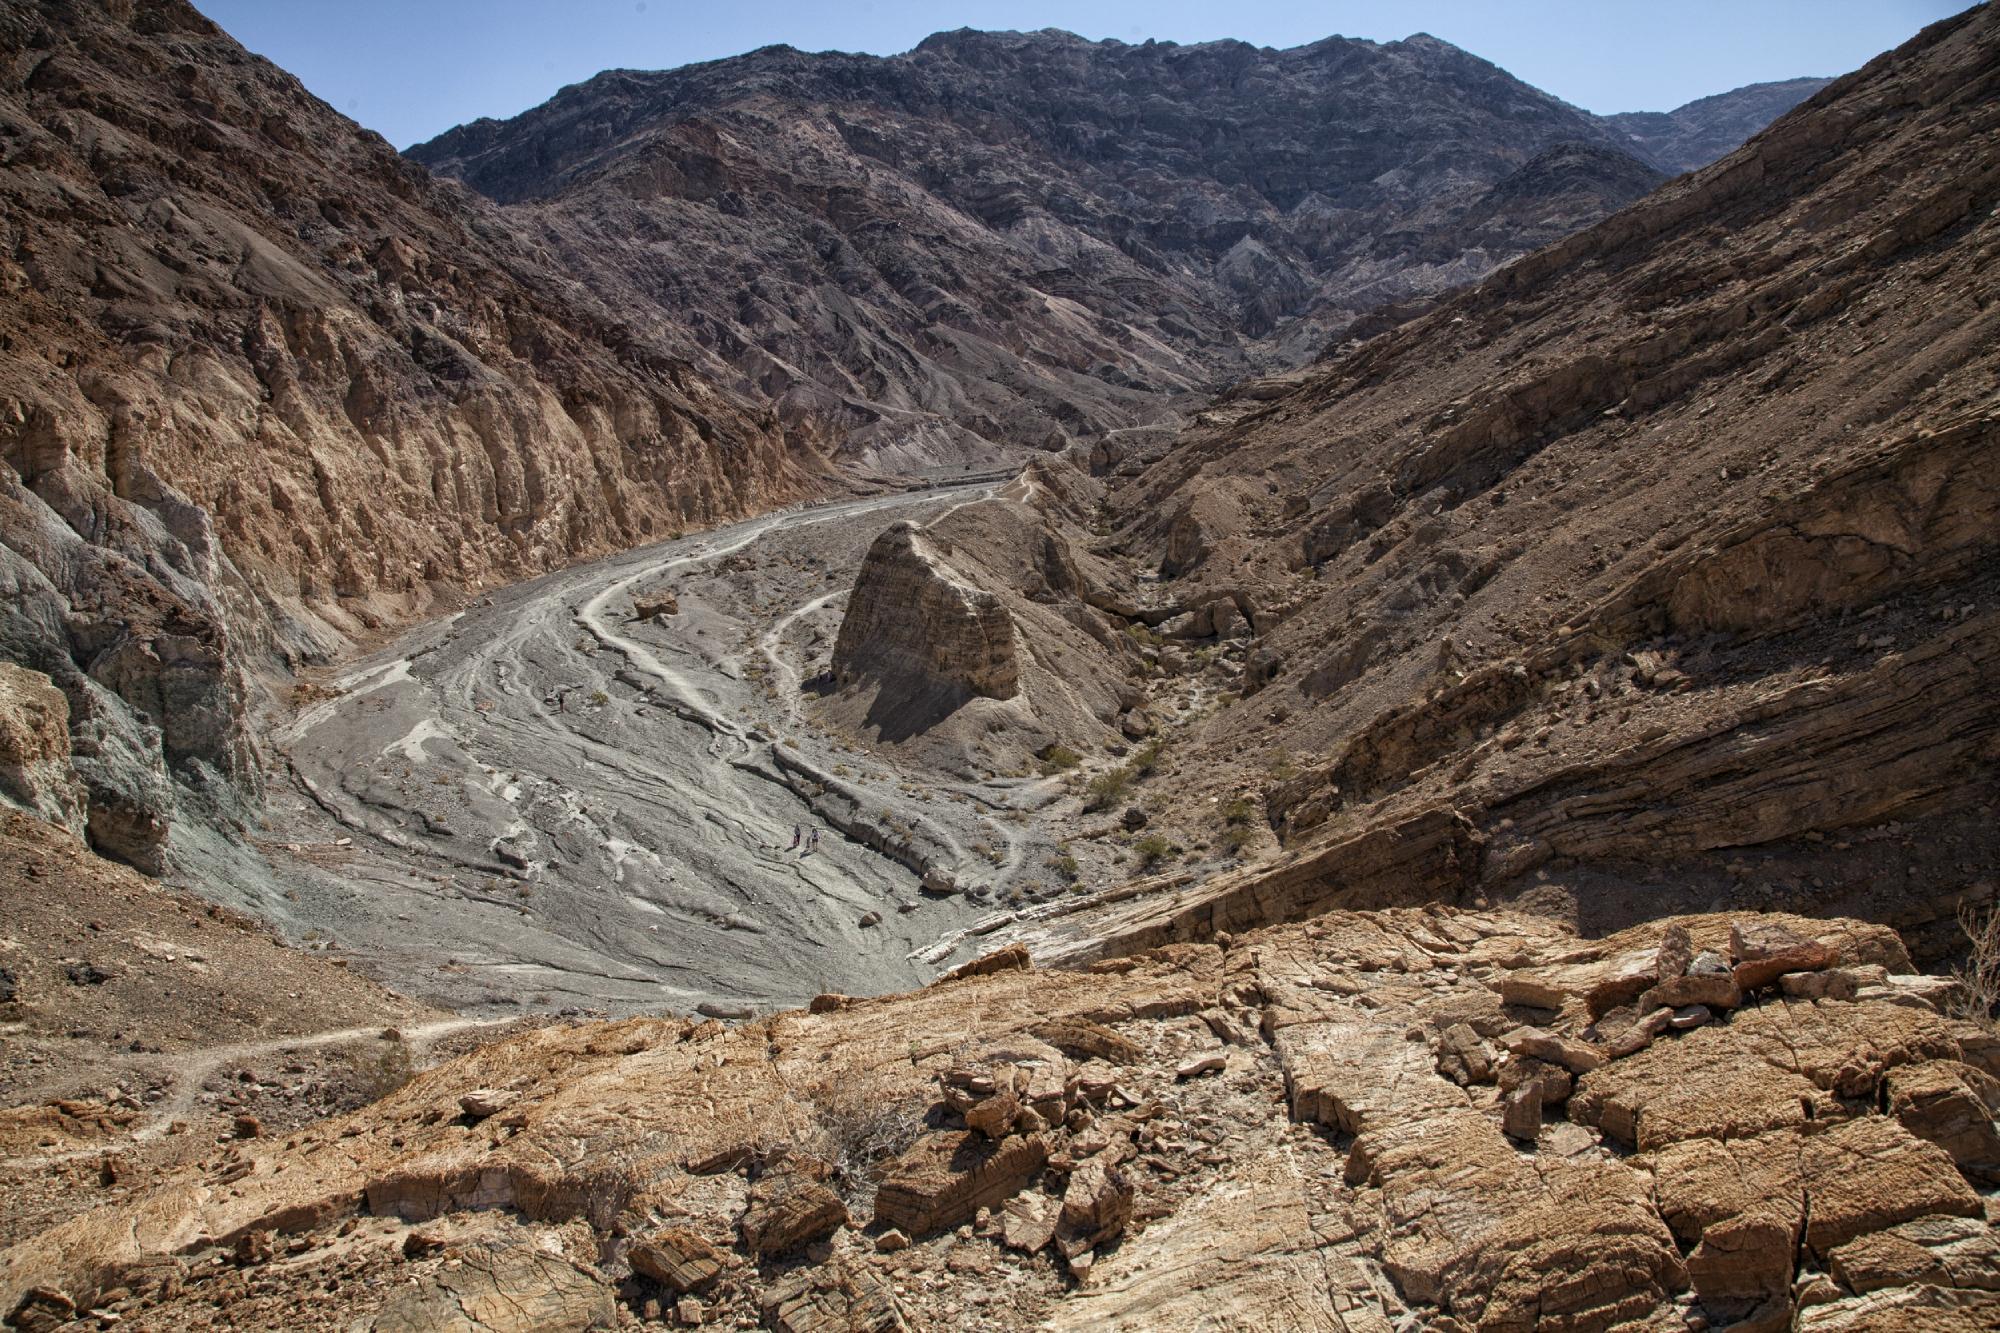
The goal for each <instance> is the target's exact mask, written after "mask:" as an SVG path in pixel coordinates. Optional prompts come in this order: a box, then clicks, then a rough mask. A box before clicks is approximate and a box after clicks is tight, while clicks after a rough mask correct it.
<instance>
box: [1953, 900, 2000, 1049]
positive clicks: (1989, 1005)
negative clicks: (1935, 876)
mask: <svg viewBox="0 0 2000 1333" xmlns="http://www.w3.org/2000/svg"><path fill="white" fill-rule="evenodd" d="M1958 928H1959V929H1960V930H1962V931H1964V932H1965V939H1966V949H1965V960H1964V961H1963V962H1961V963H1960V964H1959V965H1958V966H1957V967H1956V968H1955V969H1953V972H1952V975H1953V976H1954V977H1956V978H1957V980H1958V984H1959V991H1958V994H1957V995H1956V996H1954V997H1953V998H1952V1001H1951V1005H1950V1008H1951V1011H1952V1017H1954V1018H1964V1019H1969V1020H1970V1021H1972V1022H1974V1023H1978V1024H1980V1025H1981V1026H1982V1027H1985V1028H1987V1029H1989V1030H1995V1031H2000V902H1996V903H1989V904H1988V905H1987V906H1986V908H1985V909H1984V910H1983V911H1982V910H1981V909H1979V908H1977V907H1975V906H1973V905H1972V904H1971V903H1961V904H1959V908H1958Z"/></svg>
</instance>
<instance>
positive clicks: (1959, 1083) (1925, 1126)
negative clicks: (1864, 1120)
mask: <svg viewBox="0 0 2000 1333" xmlns="http://www.w3.org/2000/svg"><path fill="white" fill-rule="evenodd" d="M1886 1082H1887V1089H1886V1090H1887V1093H1888V1103H1889V1114H1890V1115H1893V1116H1895V1117H1896V1119H1897V1120H1899V1121H1901V1122H1902V1125H1903V1128H1905V1129H1907V1130H1909V1131H1910V1132H1911V1133H1912V1134H1915V1135H1916V1136H1917V1137H1918V1138H1920V1139H1927V1140H1929V1141H1930V1142H1932V1143H1935V1144H1937V1145H1938V1147H1940V1148H1943V1149H1944V1150H1945V1151H1946V1152H1948V1153H1950V1154H1951V1158H1952V1160H1953V1161H1954V1162H1956V1163H1958V1169H1959V1170H1960V1171H1963V1172H1964V1173H1965V1174H1966V1175H1968V1176H1971V1177H1972V1178H1973V1179H1975V1180H1982V1181H1986V1182H1988V1183H2000V1128H1996V1127H1995V1125H1994V1123H1993V1118H1994V1117H1995V1116H1996V1115H2000V1080H1996V1079H1994V1078H1993V1077H1992V1076H1990V1075H1988V1074H1984V1073H1982V1072H1980V1071H1979V1070H1977V1069H1974V1068H1973V1067H1972V1066H1970V1065H1967V1064H1964V1063H1962V1062H1960V1061H1957V1060H1926V1061H1923V1062H1921V1063H1918V1064H1913V1065H1904V1066H1901V1067H1899V1068H1896V1069H1892V1070H1890V1071H1889V1074H1888V1078H1887V1080H1886Z"/></svg>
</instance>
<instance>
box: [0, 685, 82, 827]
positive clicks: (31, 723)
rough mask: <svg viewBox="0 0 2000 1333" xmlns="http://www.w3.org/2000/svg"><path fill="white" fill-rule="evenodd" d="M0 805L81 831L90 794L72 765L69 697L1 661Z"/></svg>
mask: <svg viewBox="0 0 2000 1333" xmlns="http://www.w3.org/2000/svg"><path fill="white" fill-rule="evenodd" d="M0 803H4V804H7V805H12V806H14V807H15V808H16V809H20V810H25V811H27V812H28V813H29V814H31V815H35V816H38V817H39V818H41V819H45V820H47V821H48V822H49V823H51V824H54V825H56V826H58V827H60V828H64V829H67V830H68V831H69V832H71V833H74V834H77V835H79V836H81V835H82V833H83V831H84V818H85V815H86V813H87V810H88V797H87V795H86V794H85V792H84V789H83V784H82V782H80V781H79V780H78V779H77V776H76V770H75V769H74V768H72V767H70V743H69V701H68V700H67V699H64V698H63V696H62V691H61V690H58V689H57V688H56V687H55V686H54V685H53V684H51V683H50V681H49V678H48V677H47V676H44V675H42V674H41V673H40V672H39V671H26V670H23V669H22V668H20V667H17V666H15V665H14V664H13V663H12V662H4V661H0Z"/></svg>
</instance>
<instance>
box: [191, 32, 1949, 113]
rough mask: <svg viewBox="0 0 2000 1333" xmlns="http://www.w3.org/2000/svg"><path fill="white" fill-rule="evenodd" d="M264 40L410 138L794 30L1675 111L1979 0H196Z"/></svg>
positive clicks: (1884, 44) (316, 87) (1857, 60)
mask: <svg viewBox="0 0 2000 1333" xmlns="http://www.w3.org/2000/svg"><path fill="white" fill-rule="evenodd" d="M194 3H195V4H196V6H197V7H198V8H200V9H201V10H202V12H203V13H205V14H207V15H208V16H209V17H210V18H212V19H214V20H215V21H216V22H217V23H220V24H221V25H222V26H223V27H224V28H225V29H227V30H228V31H229V33H230V34H231V35H232V36H234V37H235V38H236V39H237V40H238V41H240V42H242V43H243V44H244V45H245V46H247V47H249V48H250V49H251V50H252V51H255V52H257V53H258V54H260V55H264V56H268V57H269V58H271V59H272V60H274V61H276V62H277V63H278V64H280V65H282V66H284V67H285V68H286V69H288V70H290V71H291V72H292V73H294V74H296V75H298V76H299V78H300V79H302V80H303V81H304V82H305V85H306V87H308V88H310V89H311V90H312V91H313V92H314V93H316V94H318V95H319V96H320V97H322V98H324V99H325V100H326V101H328V102H330V103H332V104H333V105H334V106H335V107H338V108H339V109H340V110H341V111H344V112H346V113H347V114H348V115H349V116H352V117H353V118H354V119H356V120H358V121H360V122H361V123H362V124H364V125H366V126H368V127H369V128H371V129H374V130H377V131H379V132H380V133H381V134H382V135H383V137H385V138H387V139H388V140H389V141H390V142H391V143H393V144H395V145H396V146H397V147H399V148H403V147H407V146H409V145H410V144H412V143H415V142H417V141H419V140H422V139H428V138H430V137H431V136H433V135H436V134H438V133H441V132H442V131H444V130H447V129H449V128H451V127H452V126H453V125H456V124H459V123H461V122H463V121H467V120H472V119H475V118H477V117H479V116H510V115H514V114H516V113H517V112H521V111H525V110H527V109H528V108H529V107H531V106H535V105H537V104H538V103H541V102H544V101H546V100H547V99H548V98H549V97H550V96H551V95H552V94H554V92H555V91H556V90H557V89H558V88H560V87H562V86H563V85H564V84H569V83H576V82H579V81H580V80H583V79H587V78H589V77H590V76H591V75H593V74H595V73H597V72H598V71H599V70H602V69H609V68H614V67H625V68H631V69H665V68H669V67H671V66H674V65H684V64H687V63H689V62H691V61H696V60H713V59H715V58H717V57H719V56H728V55H735V54H738V53H739V52H743V51H749V50H754V49H755V48H757V47H759V46H768V45H770V44H772V43H774V42H786V43H789V44H791V45H793V46H797V47H801V48H803V49H805V50H808V51H823V50H843V51H872V52H875V53H877V54H883V55H886V54H890V53H893V52H897V51H907V50H908V49H909V48H910V47H912V46H914V45H916V44H917V43H918V42H919V41H921V40H922V39H923V38H924V37H925V36H926V35H928V34H930V33H932V32H936V31H939V30H940V29H945V28H959V27H970V28H1019V29H1033V28H1049V27H1055V28H1067V29H1068V30H1070V31H1071V32H1076V33H1081V34H1082V35H1083V36H1085V37H1091V38H1099V37H1116V38H1120V39H1122V40H1125V41H1141V40H1144V39H1145V38H1148V37H1156V38H1159V39H1161V40H1163V41H1180V42H1196V41H1208V40H1211V39H1214V38H1218V37H1236V38H1240V39H1242V40H1244V41H1248V42H1254V43H1256V44H1258V45H1260V46H1297V45H1300V44H1301V43H1304V42H1311V41H1317V40H1318V39H1320V38H1322V37H1326V36H1330V35H1332V34H1334V33H1339V34H1342V35H1344V36H1348V37H1366V38H1370V39H1373V40H1376V41H1392V40H1394V39H1396V38H1399V37H1407V36H1409V35H1410V34H1411V33H1413V32H1428V33H1431V34H1432V35H1434V36H1437V37H1442V38H1444V39H1445V40H1446V41H1449V42H1454V43H1456V44H1457V45H1459V46H1462V47H1464V48H1465V49H1466V50H1468V51H1471V52H1473V53H1475V54H1477V55H1480V56H1484V57H1485V58H1486V59H1488V60H1491V61H1493V62H1494V63H1495V64H1497V65H1500V66H1501V67H1502V68H1504V69H1506V70H1508V71H1509V72H1510V73H1512V74H1515V75H1517V76H1518V77H1520V78H1522V79H1525V80H1527V81H1528V82H1529V83H1532V84H1534V85H1536V86H1537V87H1540V88H1543V89H1545V90H1547V91H1549V92H1552V93H1554V94H1556V95H1557V96H1558V97H1562V98H1565V99H1567V100H1568V101H1571V102H1574V103H1576V104H1577V105H1578V106H1582V107H1586V108H1588V109H1589V110H1592V111H1597V112H1612V111H1664V110H1669V109H1671V108H1673V107H1675V106H1678V105H1680V104H1681V103H1683V102H1687V101H1692V100H1693V99H1694V98H1697V97H1704V96H1707V95H1708V94H1710V93H1718V92H1724V91H1726V90H1728V89H1730V88H1735V87H1739V86H1741V85H1742V84H1745V83H1756V82H1761V81H1763V80H1767V79H1783V78H1791V77H1793V76H1796V75H1802V74H1844V73H1846V72H1847V71H1848V70H1850V69H1854V68H1856V67H1858V66H1859V65H1861V64H1862V63H1864V62H1865V61H1867V60H1868V59H1869V58H1871V57H1872V56H1874V55H1876V54H1878V53H1879V52H1881V51H1885V50H1887V49H1888V48H1890V47H1892V46H1895V45H1896V44H1898V43H1899V42H1902V41H1904V40H1905V39H1906V38H1908V37H1910V36H1911V35H1912V34H1913V33H1915V32H1916V31H1917V30H1918V29H1919V28H1921V27H1923V26H1924V25H1925V24H1926V23H1930V22H1932V21H1933V20H1936V19H1940V18H1943V17H1945V16H1946V15H1948V14H1952V13H1955V12H1957V11H1958V10H1960V9H1963V8H1965V5H1964V4H1962V3H1952V2H1950V0H1946V2H1944V3H1937V2H1934V0H1672V2H1670V3H1661V0H1643V2H1642V0H1404V2H1403V3H1390V2H1388V0H1351V2H1344V3H1320V4H1310V3H1293V4H1285V3H1274V2H1272V0H1232V2H1231V3H1229V4H1217V3H1213V0H1210V2H1209V3H1187V2H1186V0H1150V2H1148V3H1139V0H1058V2H1053V3H1052V2H1050V0H928V2H922V0H830V2H829V0H814V2H813V3H805V2H804V0H778V2H777V3H755V2H754V0H753V3H747V4H746V3H735V4H731V3H727V0H724V2H723V3H716V2H715V0H706V2H705V3H689V2H688V0H194Z"/></svg>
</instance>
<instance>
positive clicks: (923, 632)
mask: <svg viewBox="0 0 2000 1333" xmlns="http://www.w3.org/2000/svg"><path fill="white" fill-rule="evenodd" d="M949 553H950V548H949V547H948V546H944V547H940V545H939V544H938V542H937V541H935V540H931V539H926V538H925V536H924V534H923V533H922V532H921V531H920V530H919V529H918V527H917V525H916V524H914V523H907V522H906V523H898V524H896V525H895V526H894V527H892V528H890V529H889V530H888V531H887V532H884V533H883V534H882V535H881V536H880V537H878V538H877V539H876V540H875V544H874V545H873V546H871V547H870V548H869V549H868V558H867V559H866V560H864V561H863V562H862V564H861V573H860V575H859V577H858V578H857V579H856V580H855V584H854V592H853V594H852V595H851V596H850V597H849V599H848V603H847V614H846V615H845V616H844V617H843V618H842V620H841V622H840V638H839V639H838V640H837V641H836V642H835V644H834V648H833V672H834V676H835V679H836V680H837V681H838V682H839V683H840V684H843V685H852V684H855V683H858V682H860V681H863V680H866V681H869V682H871V683H874V684H877V685H879V686H880V687H881V688H882V689H884V690H887V691H890V692H892V693H894V694H895V695H896V696H898V697H899V698H903V699H907V700H908V701H909V703H910V704H911V705H912V706H921V705H922V703H923V701H924V700H925V699H927V698H928V697H929V696H931V695H934V694H935V695H938V696H940V702H941V703H945V702H947V701H948V704H949V705H956V704H957V703H960V702H963V701H964V699H966V698H968V697H970V696H972V695H978V696H980V697H981V698H986V699H1011V698H1013V697H1014V696H1015V695H1016V694H1017V693H1019V692H1020V686H1021V668H1020V664H1019V662H1018V661H1017V660H1016V658H1015V654H1014V622H1013V619H1012V618H1011V617H1009V616H1008V614H1007V608H1006V607H1004V606H1003V605H1001V603H1000V599H999V598H998V597H996V596H995V595H994V594H993V593H991V592H988V591H987V590H986V589H984V588H978V587H974V586H972V585H971V584H969V583H966V582H965V581H964V580H963V576H961V575H960V574H958V572H957V571H955V570H953V569H952V568H951V566H950V565H949V564H947V563H946V560H947V558H948V556H949Z"/></svg>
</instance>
